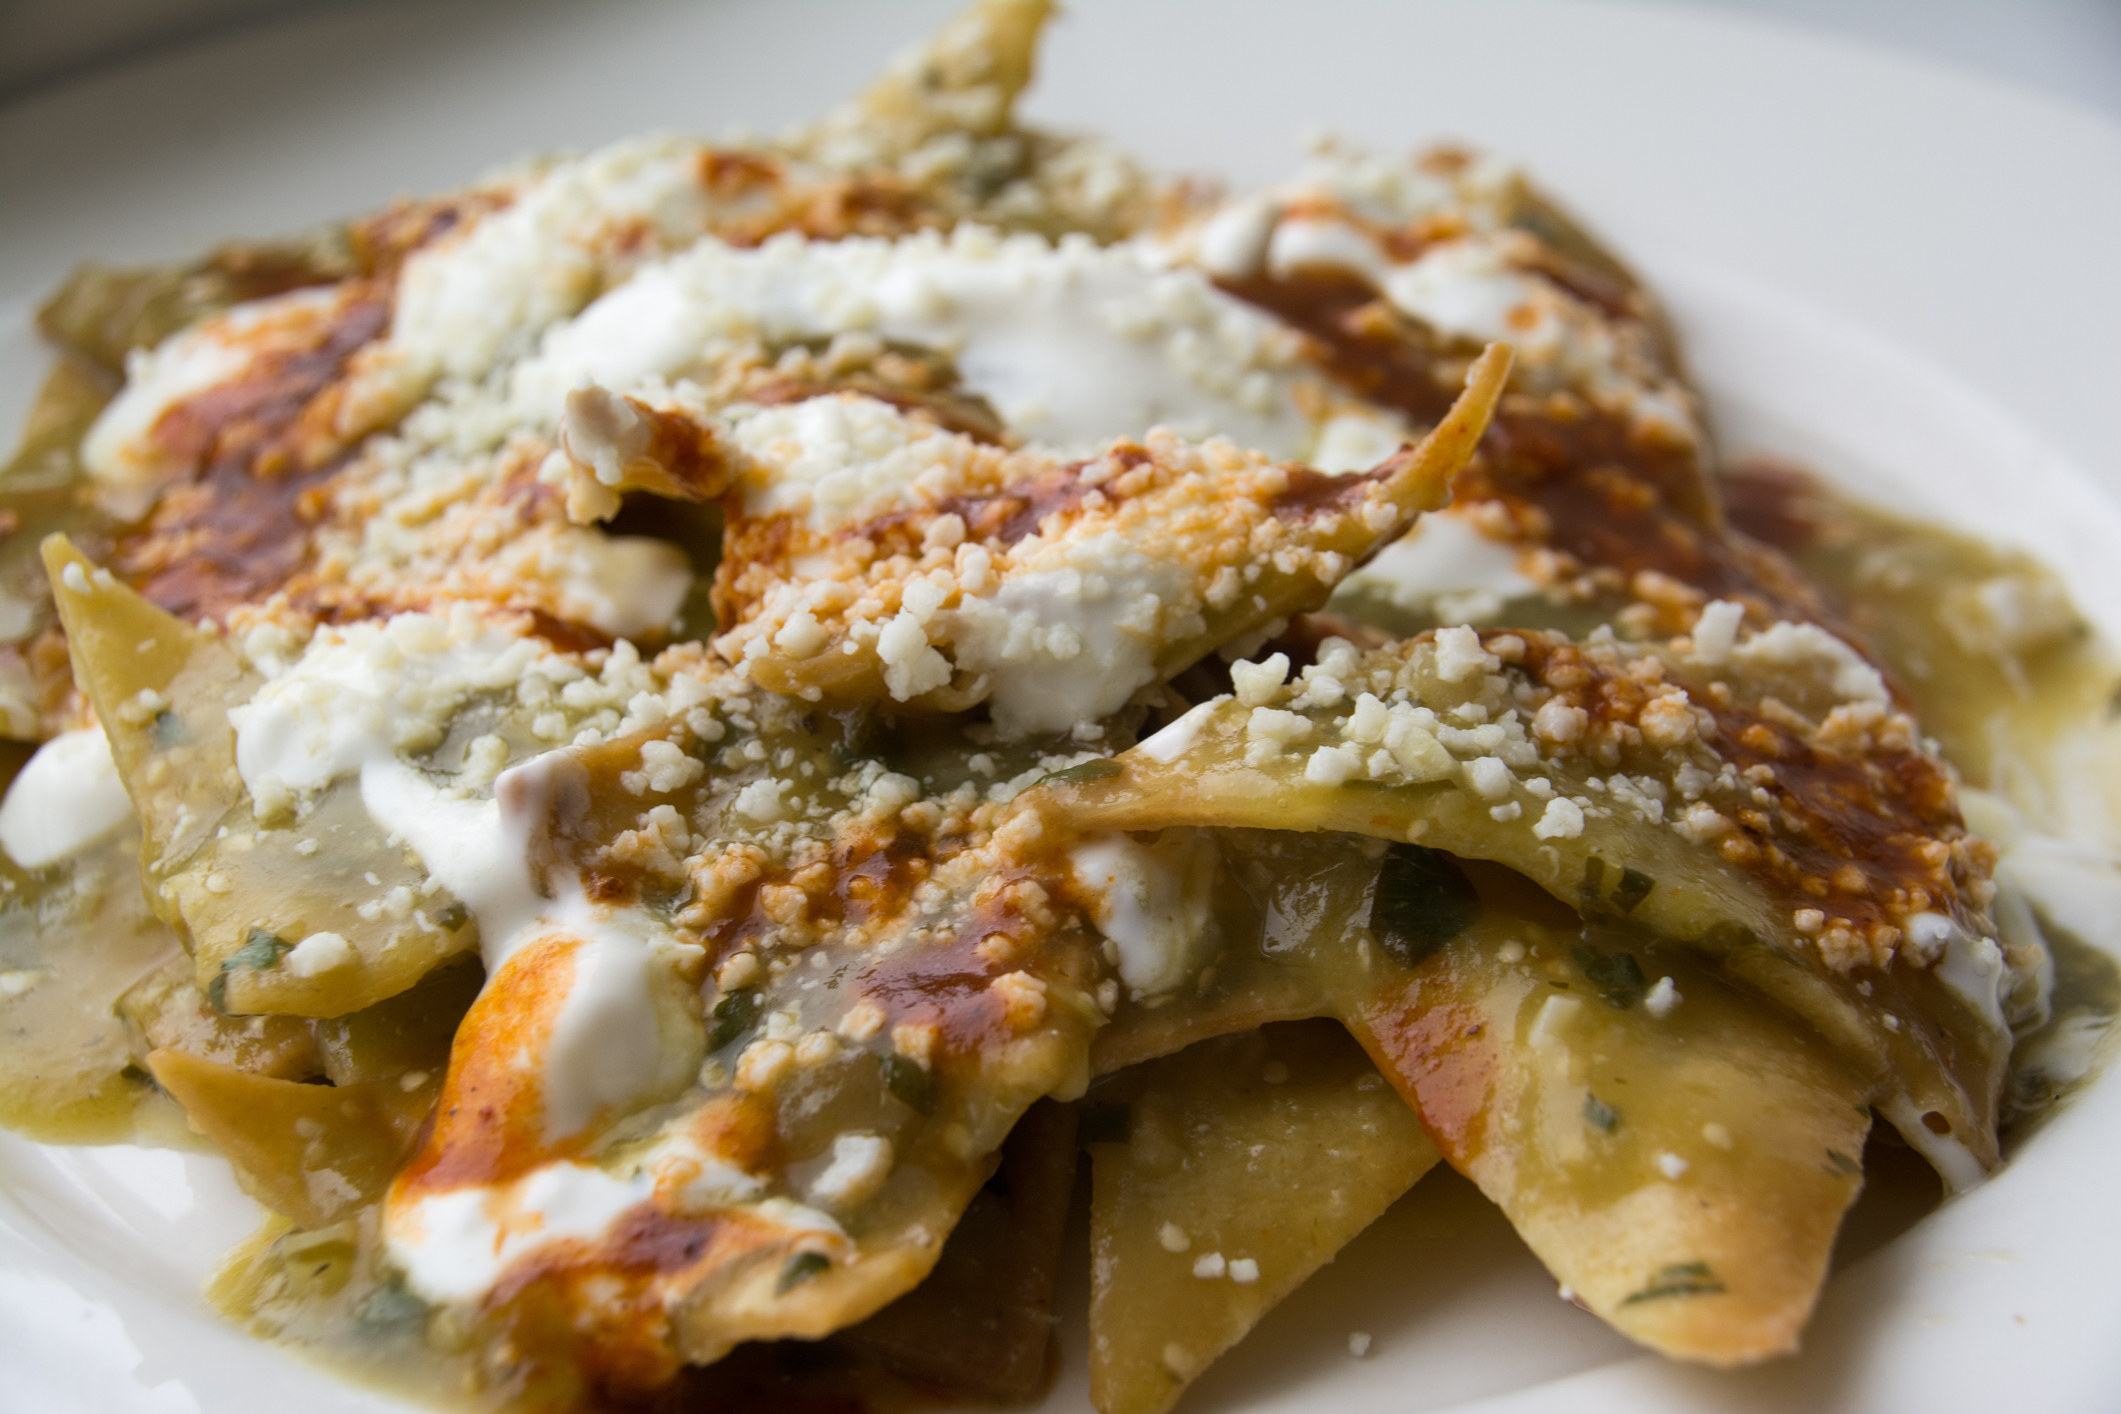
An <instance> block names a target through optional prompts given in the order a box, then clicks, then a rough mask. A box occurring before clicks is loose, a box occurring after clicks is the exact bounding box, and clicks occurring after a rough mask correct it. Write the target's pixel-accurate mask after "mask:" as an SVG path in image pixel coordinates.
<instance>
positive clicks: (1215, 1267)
mask: <svg viewBox="0 0 2121 1414" xmlns="http://www.w3.org/2000/svg"><path fill="white" fill-rule="evenodd" d="M1229 1269H1230V1264H1229V1263H1228V1262H1226V1261H1224V1260H1223V1254H1222V1253H1220V1252H1203V1253H1202V1254H1201V1255H1200V1256H1198V1257H1195V1258H1194V1259H1193V1275H1195V1276H1197V1277H1199V1278H1200V1279H1201V1280H1202V1281H1215V1280H1218V1279H1219V1278H1221V1277H1222V1276H1223V1275H1224V1273H1226V1272H1227V1271H1229Z"/></svg>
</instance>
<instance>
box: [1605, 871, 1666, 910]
mask: <svg viewBox="0 0 2121 1414" xmlns="http://www.w3.org/2000/svg"><path fill="white" fill-rule="evenodd" d="M1656 887H1657V881H1656V880H1655V879H1652V878H1651V877H1650V876H1649V875H1647V874H1645V873H1643V872H1642V871H1641V870H1640V869H1623V870H1621V871H1620V882H1619V883H1618V884H1616V885H1614V886H1613V903H1614V904H1615V905H1616V906H1617V907H1618V908H1619V909H1620V911H1621V912H1622V913H1633V912H1634V911H1635V910H1636V909H1637V908H1639V907H1641V906H1642V901H1643V900H1644V899H1646V898H1648V897H1649V896H1650V890H1651V889H1654V888H1656Z"/></svg>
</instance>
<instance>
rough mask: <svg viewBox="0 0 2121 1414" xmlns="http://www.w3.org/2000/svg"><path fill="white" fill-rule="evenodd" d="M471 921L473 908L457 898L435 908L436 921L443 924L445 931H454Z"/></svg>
mask: <svg viewBox="0 0 2121 1414" xmlns="http://www.w3.org/2000/svg"><path fill="white" fill-rule="evenodd" d="M470 921H471V910H470V909H468V908H466V907H465V906H464V905H463V904H461V903H458V902H457V901H456V900H455V899H451V900H450V901H449V902H448V903H445V904H443V905H442V906H441V907H440V908H438V909H436V910H435V922H437V923H439V924H441V925H442V930H443V931H444V932H448V933H454V932H456V931H457V930H458V929H459V928H461V927H463V926H464V925H465V924H466V923H469V922H470Z"/></svg>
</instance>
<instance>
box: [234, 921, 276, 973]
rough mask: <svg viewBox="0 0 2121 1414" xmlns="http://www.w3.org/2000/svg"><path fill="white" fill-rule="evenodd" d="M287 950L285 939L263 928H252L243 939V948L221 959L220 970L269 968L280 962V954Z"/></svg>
mask: <svg viewBox="0 0 2121 1414" xmlns="http://www.w3.org/2000/svg"><path fill="white" fill-rule="evenodd" d="M287 948H288V943H287V939H285V938H283V937H281V936H280V935H279V934H278V933H274V932H271V931H269V930H267V929H264V928H253V929H251V930H250V935H249V936H248V937H246V938H244V940H243V946H242V947H240V948H237V949H236V950H235V951H234V952H232V953H230V954H229V955H228V956H227V957H225V958H223V959H222V961H221V970H222V971H223V972H227V971H229V970H230V969H231V968H237V967H270V966H272V965H273V964H274V963H276V962H278V961H279V960H280V954H281V953H284V952H286V951H287Z"/></svg>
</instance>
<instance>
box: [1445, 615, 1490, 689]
mask: <svg viewBox="0 0 2121 1414" xmlns="http://www.w3.org/2000/svg"><path fill="white" fill-rule="evenodd" d="M1501 666H1502V660H1501V659H1500V658H1498V657H1496V656H1495V655H1494V654H1493V653H1490V652H1489V651H1488V650H1487V649H1485V648H1483V647H1481V646H1480V635H1479V634H1477V633H1475V632H1473V630H1472V629H1471V628H1469V627H1467V626H1466V625H1464V624H1459V625H1457V626H1456V627H1453V628H1440V629H1438V630H1437V631H1436V675H1437V676H1438V677H1440V678H1442V679H1443V680H1444V681H1445V682H1464V681H1465V680H1466V679H1467V678H1470V677H1473V676H1475V675H1476V674H1479V673H1484V672H1488V671H1490V670H1491V669H1494V668H1499V667H1501Z"/></svg>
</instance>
